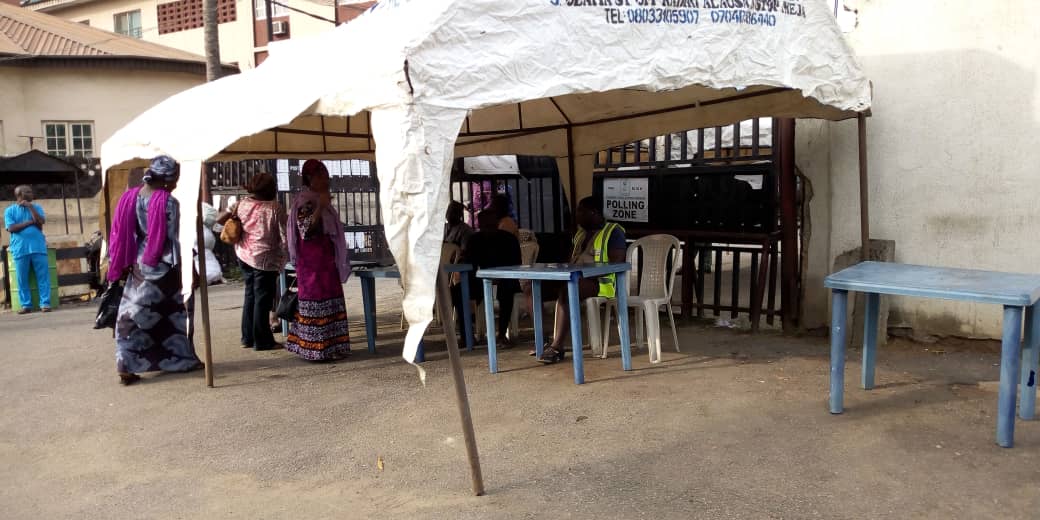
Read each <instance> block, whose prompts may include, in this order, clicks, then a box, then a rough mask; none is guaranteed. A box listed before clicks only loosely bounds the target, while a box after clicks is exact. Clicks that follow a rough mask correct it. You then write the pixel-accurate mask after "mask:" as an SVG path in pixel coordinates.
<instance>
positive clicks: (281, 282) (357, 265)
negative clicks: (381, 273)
mask: <svg viewBox="0 0 1040 520" xmlns="http://www.w3.org/2000/svg"><path fill="white" fill-rule="evenodd" d="M376 265H379V264H377V263H376V262H373V261H370V260H351V261H350V269H351V271H352V272H357V270H358V269H363V268H366V267H372V266H376ZM288 273H296V266H294V265H293V264H292V262H290V263H287V264H285V269H282V270H281V271H279V273H278V290H279V294H285V291H286V290H287V289H288V286H289V276H288ZM294 276H295V274H294ZM277 304H278V303H277V302H275V305H277ZM279 321H281V323H282V335H283V336H288V335H289V322H288V321H285V320H279Z"/></svg>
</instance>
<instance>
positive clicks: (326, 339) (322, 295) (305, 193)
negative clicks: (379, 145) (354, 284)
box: [285, 159, 350, 361]
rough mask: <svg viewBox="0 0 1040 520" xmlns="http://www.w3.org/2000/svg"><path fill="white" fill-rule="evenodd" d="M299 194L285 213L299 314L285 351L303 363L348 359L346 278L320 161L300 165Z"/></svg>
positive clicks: (342, 242) (339, 231)
mask: <svg viewBox="0 0 1040 520" xmlns="http://www.w3.org/2000/svg"><path fill="white" fill-rule="evenodd" d="M301 174H302V176H303V186H304V188H303V190H302V191H301V192H300V193H299V194H297V195H296V198H295V200H293V206H292V210H290V211H289V225H288V226H287V231H288V234H289V237H288V242H289V257H290V259H291V260H292V261H293V263H294V264H295V265H296V279H297V284H296V285H297V290H298V291H299V292H298V296H299V303H300V305H299V310H298V311H297V312H296V319H294V320H293V322H292V324H291V325H289V336H288V338H287V340H286V342H285V349H286V350H288V351H289V352H292V353H293V354H296V355H297V356H300V357H301V358H303V359H306V360H309V361H330V360H335V359H342V358H345V357H347V356H348V355H349V354H350V332H349V329H348V327H347V309H346V302H345V301H344V300H343V285H342V284H344V283H346V281H347V277H348V276H349V275H350V261H349V260H348V258H347V244H346V239H345V237H344V234H343V222H342V221H340V218H339V214H338V213H337V212H336V210H335V209H334V208H333V207H332V204H331V196H330V195H329V172H328V170H327V169H326V168H325V165H324V164H322V163H321V161H316V160H314V159H311V160H309V161H307V162H305V163H304V164H303V168H302V171H301Z"/></svg>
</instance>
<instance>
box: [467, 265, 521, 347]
mask: <svg viewBox="0 0 1040 520" xmlns="http://www.w3.org/2000/svg"><path fill="white" fill-rule="evenodd" d="M467 274H469V275H470V280H469V293H470V294H469V297H468V298H466V299H465V303H466V304H469V302H470V301H475V302H477V303H480V302H483V301H484V281H483V280H480V279H478V278H477V277H476V276H472V274H473V273H467ZM463 276H465V275H463ZM494 283H495V285H496V286H497V287H498V293H497V294H496V295H495V299H496V300H498V316H499V318H498V336H500V337H501V336H505V334H506V329H508V328H509V317H510V316H511V315H512V314H513V295H515V294H516V293H518V292H520V283H519V282H517V281H516V280H496V281H495V282H494ZM451 303H452V305H454V306H455V315H456V316H457V317H458V318H457V319H456V325H457V326H458V328H459V336H462V335H463V334H465V332H464V330H463V325H464V322H463V321H462V309H463V298H462V284H458V285H456V286H454V287H452V288H451ZM477 312H484V310H483V309H478V310H477Z"/></svg>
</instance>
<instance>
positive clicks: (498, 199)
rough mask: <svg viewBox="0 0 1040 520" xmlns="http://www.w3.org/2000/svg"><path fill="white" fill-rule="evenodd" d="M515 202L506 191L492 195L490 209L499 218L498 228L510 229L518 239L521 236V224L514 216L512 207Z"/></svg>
mask: <svg viewBox="0 0 1040 520" xmlns="http://www.w3.org/2000/svg"><path fill="white" fill-rule="evenodd" d="M512 205H513V203H512V201H511V200H510V198H509V195H506V194H505V193H499V194H497V195H495V196H494V197H491V204H490V205H489V206H488V208H487V209H488V210H489V211H491V212H492V213H494V214H495V215H496V216H497V218H498V229H501V230H503V231H508V232H510V233H512V234H513V236H514V237H517V239H519V238H520V226H519V225H518V224H517V223H516V220H514V219H513V217H512V212H511V211H510V207H512Z"/></svg>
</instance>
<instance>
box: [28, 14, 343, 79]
mask: <svg viewBox="0 0 1040 520" xmlns="http://www.w3.org/2000/svg"><path fill="white" fill-rule="evenodd" d="M159 3H160V2H157V1H156V0H93V1H90V2H87V3H83V4H78V5H73V6H71V7H65V6H61V7H52V8H50V9H47V10H46V11H45V12H46V13H47V14H50V15H54V16H58V17H60V18H64V19H66V20H69V21H73V22H81V21H84V20H86V21H89V22H90V26H91V27H95V28H98V29H104V30H106V31H112V30H113V29H114V28H115V15H116V14H117V13H123V12H127V11H134V10H140V11H141V27H142V32H141V38H142V39H143V40H147V41H150V42H155V43H159V44H162V45H166V46H169V47H173V48H175V49H180V50H183V51H187V52H191V53H194V54H198V55H200V56H202V55H204V54H205V48H204V41H203V31H202V28H201V27H200V28H197V29H190V30H186V31H178V32H174V33H167V34H159V21H158V4H159ZM282 3H284V4H286V5H288V6H290V7H293V8H296V9H300V10H302V11H306V12H309V13H313V14H315V15H318V16H321V17H324V18H328V19H329V20H334V19H335V10H334V7H333V2H332V1H331V0H329V1H328V2H315V1H313V0H282ZM235 12H236V18H235V21H233V22H226V23H222V24H220V26H219V27H218V33H219V35H220V59H221V61H223V62H224V63H236V64H238V66H239V68H240V69H241V70H246V69H250V68H253V67H255V66H256V63H255V59H254V52H255V51H259V50H263V49H264V47H260V48H254V46H253V26H254V16H255V15H254V10H253V1H252V0H238V2H236V3H235ZM332 27H333V25H332V24H331V23H329V22H327V21H324V20H318V19H316V18H313V17H310V16H307V15H304V14H301V13H297V12H293V11H290V12H289V34H290V36H292V37H297V36H306V35H310V34H315V33H319V32H322V31H327V30H329V29H332Z"/></svg>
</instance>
